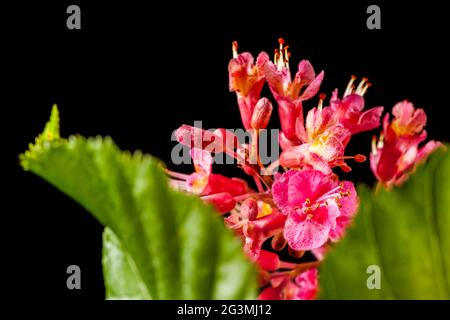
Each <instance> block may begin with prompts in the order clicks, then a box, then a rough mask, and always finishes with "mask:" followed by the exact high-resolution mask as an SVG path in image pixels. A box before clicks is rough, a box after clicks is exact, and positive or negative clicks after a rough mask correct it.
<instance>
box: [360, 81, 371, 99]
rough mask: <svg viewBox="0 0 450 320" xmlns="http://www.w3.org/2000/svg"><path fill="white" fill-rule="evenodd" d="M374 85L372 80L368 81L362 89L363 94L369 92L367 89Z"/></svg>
mask: <svg viewBox="0 0 450 320" xmlns="http://www.w3.org/2000/svg"><path fill="white" fill-rule="evenodd" d="M370 86H372V84H371V83H370V82H367V83H366V85H365V86H364V87H363V88H362V90H361V94H360V95H361V96H363V95H365V94H366V92H367V89H369V87H370Z"/></svg>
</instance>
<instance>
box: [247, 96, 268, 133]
mask: <svg viewBox="0 0 450 320" xmlns="http://www.w3.org/2000/svg"><path fill="white" fill-rule="evenodd" d="M272 109H273V107H272V103H271V102H270V101H269V99H267V98H261V99H259V101H258V103H257V104H256V106H255V109H254V110H253V114H252V119H251V122H250V126H251V127H252V128H253V129H265V128H266V127H267V125H268V124H269V120H270V116H271V115H272Z"/></svg>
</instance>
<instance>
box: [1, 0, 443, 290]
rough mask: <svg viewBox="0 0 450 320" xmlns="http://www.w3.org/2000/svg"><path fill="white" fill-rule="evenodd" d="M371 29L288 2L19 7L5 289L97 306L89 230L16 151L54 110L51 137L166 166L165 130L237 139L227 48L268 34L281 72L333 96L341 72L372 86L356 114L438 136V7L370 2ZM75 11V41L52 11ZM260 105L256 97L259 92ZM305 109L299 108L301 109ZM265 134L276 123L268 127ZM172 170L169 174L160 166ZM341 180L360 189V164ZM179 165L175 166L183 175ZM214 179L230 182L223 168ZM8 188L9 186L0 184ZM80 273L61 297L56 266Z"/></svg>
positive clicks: (10, 46) (355, 8) (6, 110)
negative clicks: (411, 111) (107, 143)
mask: <svg viewBox="0 0 450 320" xmlns="http://www.w3.org/2000/svg"><path fill="white" fill-rule="evenodd" d="M373 3H375V4H379V5H380V7H381V23H382V29H381V30H368V29H367V28H366V19H367V16H368V15H367V14H366V8H367V6H368V5H369V4H372V3H369V2H366V3H364V2H359V3H352V2H348V1H345V2H344V1H339V2H338V3H336V1H335V2H330V3H327V2H322V1H320V2H319V1H316V2H314V3H312V2H310V1H309V2H306V1H294V2H292V3H289V2H279V3H276V2H275V3H268V4H262V3H259V4H252V6H250V5H244V4H242V3H239V2H231V1H230V2H228V3H221V4H218V3H213V2H210V3H209V4H206V5H201V4H199V3H196V2H183V3H182V4H175V3H163V4H161V3H158V4H157V5H156V4H155V5H147V6H142V5H138V4H136V3H135V4H130V3H129V2H122V3H120V2H119V3H117V4H112V3H110V2H105V3H98V4H97V5H95V6H94V5H93V4H92V2H91V3H88V2H87V1H73V2H71V3H68V2H63V1H59V2H55V4H53V5H46V6H44V5H43V4H42V3H39V4H26V3H19V4H16V5H14V7H11V8H6V7H3V10H2V12H1V14H2V25H4V26H2V31H1V32H2V34H3V36H2V39H3V40H2V42H3V45H2V52H3V56H4V57H3V58H2V60H3V63H2V69H3V72H2V75H1V76H2V77H3V78H4V81H2V82H3V83H4V84H3V90H2V101H3V103H2V111H3V112H2V120H3V121H2V124H3V126H2V131H4V133H3V134H2V136H3V140H4V145H6V146H7V147H8V148H7V150H8V151H7V152H5V153H3V157H2V158H3V159H2V161H5V160H6V161H7V164H8V167H7V168H8V169H6V170H5V171H6V172H4V177H6V178H8V179H5V180H4V188H5V190H6V192H2V198H4V200H6V203H8V202H11V203H10V204H9V205H4V206H3V208H4V209H3V210H2V211H3V212H2V216H3V217H4V219H3V223H2V227H3V228H2V229H3V230H4V232H3V234H2V235H3V236H5V238H6V239H5V241H4V242H3V243H4V247H5V250H6V252H7V255H5V260H4V261H5V263H4V264H3V266H6V267H7V269H8V271H7V272H6V273H4V274H5V278H6V280H7V281H8V282H11V284H12V290H14V292H15V294H17V295H23V292H26V294H27V295H29V296H31V297H34V298H52V299H61V298H64V299H103V297H104V287H103V280H102V271H101V233H102V226H101V225H100V224H99V223H98V222H96V220H95V219H94V218H92V217H91V216H90V214H88V213H87V212H86V211H85V210H84V209H82V208H81V207H80V206H79V205H78V204H76V203H75V202H74V201H72V200H71V199H69V198H68V197H66V196H64V195H62V194H61V193H60V192H59V191H58V190H56V189H55V188H53V187H52V186H50V185H49V184H48V183H46V182H45V181H43V180H41V179H39V178H37V177H36V176H34V175H33V174H31V173H26V172H23V171H22V170H21V169H20V167H19V166H18V158H17V157H18V154H19V153H21V152H23V151H24V150H25V149H26V148H27V144H28V143H29V142H32V141H33V139H34V137H35V136H36V135H37V134H38V133H39V132H41V130H42V129H43V126H44V124H45V122H46V120H47V119H48V116H49V113H50V109H51V105H52V104H53V103H56V104H58V107H59V109H60V115H61V133H62V135H63V136H68V135H70V134H73V133H79V134H82V135H85V136H93V135H102V136H105V135H110V136H112V137H113V139H114V140H115V141H116V143H117V144H118V145H119V146H120V147H121V148H122V149H126V150H136V149H140V150H143V151H144V152H146V153H151V154H152V155H155V156H157V157H159V158H161V159H163V160H164V161H165V162H166V163H168V164H169V166H170V151H171V148H172V147H173V145H174V143H173V142H171V141H170V136H171V133H172V131H173V130H174V129H176V128H177V127H178V126H180V125H181V124H183V123H186V124H190V125H193V121H194V120H202V121H203V125H204V127H206V128H217V127H225V128H238V127H240V117H239V112H238V109H237V105H236V101H235V96H234V94H232V93H229V92H228V73H227V64H228V61H229V59H230V58H231V42H232V41H233V40H237V41H238V42H239V45H240V47H239V50H240V51H241V52H242V51H251V52H252V53H253V54H254V55H255V56H256V55H257V54H258V53H259V52H260V51H267V52H269V53H270V54H271V53H272V52H273V48H275V46H276V45H277V39H278V37H280V36H282V37H284V38H285V40H286V42H287V43H288V44H289V45H290V48H291V51H292V57H291V69H293V70H296V64H297V63H298V62H299V61H300V59H304V58H307V59H309V60H310V61H311V62H312V64H313V65H314V67H315V69H316V71H317V72H319V71H320V70H322V69H323V70H325V80H324V83H323V86H322V88H321V92H324V93H326V94H327V95H328V97H329V95H330V93H331V90H333V89H334V88H336V87H338V88H339V89H340V90H341V92H342V91H343V90H344V89H345V86H346V84H347V82H348V80H349V78H350V75H352V74H355V75H357V76H359V77H363V76H366V77H368V78H369V79H370V81H371V82H372V83H373V86H372V87H371V88H370V89H369V91H368V93H367V94H366V96H365V97H366V107H374V106H378V105H383V106H385V108H386V109H387V110H390V108H391V107H392V106H393V104H394V103H396V102H398V101H400V100H403V99H409V100H411V101H412V102H413V103H414V104H415V105H416V106H417V107H422V108H424V109H425V110H426V112H427V115H428V125H427V131H428V133H429V137H430V138H432V139H437V140H445V141H449V140H450V135H449V130H448V127H449V125H448V118H447V117H446V114H448V111H447V110H448V108H449V105H448V88H447V87H448V84H447V83H448V80H447V79H448V78H447V76H446V75H447V74H448V71H449V64H448V57H449V49H448V35H449V34H448V27H447V25H448V21H447V20H446V19H447V18H446V14H445V12H446V11H445V10H444V7H443V5H442V4H438V3H441V2H437V3H434V4H433V3H432V2H430V1H427V2H417V3H415V2H414V4H413V3H412V2H405V3H401V2H397V1H396V4H397V5H396V6H393V4H387V3H381V2H377V1H374V2H373ZM69 4H78V5H80V7H81V23H82V29H81V30H68V29H67V28H66V18H67V14H66V8H67V6H68V5H69ZM264 94H266V95H267V96H269V97H270V95H269V92H268V90H267V88H266V89H265V90H264ZM316 101H317V99H316V100H312V101H309V102H307V103H306V109H308V108H310V107H312V106H313V105H314V104H315V103H316ZM276 126H277V118H276V117H274V118H273V119H272V121H271V127H276ZM371 135H372V133H367V134H362V135H360V136H358V137H356V138H355V139H354V140H352V142H351V145H350V148H349V151H348V154H352V153H356V152H358V153H364V154H366V155H367V154H368V152H369V150H370V137H371ZM171 167H172V168H174V166H171ZM353 168H354V171H353V172H352V173H351V174H349V175H346V178H347V179H353V181H365V182H367V183H372V182H373V178H372V175H371V173H370V170H369V169H368V163H365V164H355V165H353ZM189 169H190V168H189V167H182V168H176V170H177V171H185V172H187V171H188V170H189ZM217 171H218V172H227V173H232V174H238V173H237V171H235V170H233V169H229V168H226V169H224V168H217ZM9 178H11V181H8V180H9ZM71 264H76V265H79V266H80V267H81V270H82V290H78V291H77V290H73V291H69V290H67V288H66V276H67V275H66V268H67V266H68V265H71Z"/></svg>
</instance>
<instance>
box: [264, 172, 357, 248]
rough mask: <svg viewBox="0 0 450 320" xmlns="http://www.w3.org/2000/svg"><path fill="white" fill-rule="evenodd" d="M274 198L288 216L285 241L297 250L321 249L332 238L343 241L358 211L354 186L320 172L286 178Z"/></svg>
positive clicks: (274, 190)
mask: <svg viewBox="0 0 450 320" xmlns="http://www.w3.org/2000/svg"><path fill="white" fill-rule="evenodd" d="M272 195H273V200H274V202H275V204H276V205H277V206H278V208H280V210H281V211H282V212H283V213H284V214H285V215H286V216H287V220H286V223H285V226H284V237H285V239H286V240H287V241H288V244H289V246H290V247H291V248H293V249H294V250H303V251H305V250H312V249H317V248H319V247H321V246H322V245H324V244H325V242H327V241H328V239H330V238H331V239H332V240H334V241H337V240H339V238H341V237H342V235H343V233H344V230H345V228H346V227H347V225H348V224H349V222H350V221H351V218H352V217H353V216H354V214H355V213H356V209H357V207H358V199H357V196H356V191H355V188H354V186H353V183H351V182H348V181H344V182H342V183H339V182H338V181H336V180H335V179H330V177H329V176H327V175H325V174H324V173H322V172H321V171H319V170H290V171H288V172H286V173H284V174H282V175H281V176H279V177H278V178H277V179H276V180H275V183H274V184H273V186H272ZM339 218H341V219H340V220H339V223H338V222H337V220H338V219H339Z"/></svg>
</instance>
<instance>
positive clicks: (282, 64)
mask: <svg viewBox="0 0 450 320" xmlns="http://www.w3.org/2000/svg"><path fill="white" fill-rule="evenodd" d="M278 43H279V48H278V49H275V56H274V59H273V62H274V64H275V65H276V66H277V69H278V70H281V69H282V68H287V69H289V58H290V56H291V53H290V52H289V51H288V49H289V46H284V39H283V38H278Z"/></svg>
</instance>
